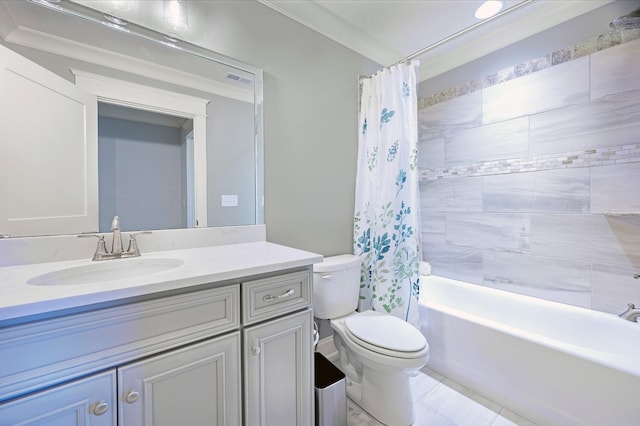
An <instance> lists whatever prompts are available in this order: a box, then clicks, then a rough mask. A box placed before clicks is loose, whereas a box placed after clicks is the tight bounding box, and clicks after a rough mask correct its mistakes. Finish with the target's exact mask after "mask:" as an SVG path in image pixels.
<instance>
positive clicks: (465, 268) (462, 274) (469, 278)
mask: <svg viewBox="0 0 640 426" xmlns="http://www.w3.org/2000/svg"><path fill="white" fill-rule="evenodd" d="M422 256H423V258H424V259H425V260H426V261H427V262H429V263H430V264H431V273H432V274H434V275H440V276H443V277H449V278H452V279H455V280H461V281H466V282H469V283H473V284H482V251H481V250H476V249H473V248H466V247H457V246H454V245H451V244H434V243H430V242H428V241H427V242H423V244H422Z"/></svg>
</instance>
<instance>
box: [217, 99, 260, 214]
mask: <svg viewBox="0 0 640 426" xmlns="http://www.w3.org/2000/svg"><path fill="white" fill-rule="evenodd" d="M253 116H254V111H253V104H250V103H247V102H241V101H237V100H234V99H229V98H223V97H220V96H216V97H215V98H213V99H212V100H211V102H210V103H209V104H208V105H207V172H208V174H209V176H208V179H207V180H208V185H207V203H208V206H207V213H208V219H207V224H208V225H209V226H231V225H248V224H255V223H256V210H255V208H254V206H255V204H254V201H255V199H256V173H255V167H254V165H255V156H256V152H255V138H254V136H253V126H252V125H251V124H252V123H253V121H254V119H253ZM222 195H237V196H238V206H236V207H223V206H222V204H221V196H222Z"/></svg>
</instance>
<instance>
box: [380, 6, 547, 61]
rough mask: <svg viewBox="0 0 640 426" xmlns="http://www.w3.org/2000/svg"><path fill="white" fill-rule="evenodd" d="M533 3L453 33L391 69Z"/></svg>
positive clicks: (515, 7)
mask: <svg viewBox="0 0 640 426" xmlns="http://www.w3.org/2000/svg"><path fill="white" fill-rule="evenodd" d="M533 1H534V0H524V1H523V2H521V3H518V4H516V5H515V6H511V7H510V8H508V9H505V10H503V11H502V12H500V13H497V14H495V15H493V16H492V17H490V18H487V19H484V20H482V21H480V22H476V23H475V24H473V25H471V26H469V27H466V28H464V29H462V30H460V31H458V32H456V33H453V34H451V35H450V36H447V37H445V38H443V39H442V40H439V41H436V42H435V43H433V44H430V45H429V46H427V47H425V48H423V49H420V50H418V51H417V52H415V53H413V54H411V55H409V56H407V57H406V58H404V59H401V60H399V61H398V62H395V63H393V64H392V65H389V67H392V66H394V65H398V64H401V63H403V62H406V61H410V60H412V59H415V58H417V57H418V56H421V55H422V54H424V53H427V52H428V51H430V50H433V49H435V48H436V47H439V46H441V45H443V44H445V43H447V42H449V41H451V40H453V39H456V38H458V37H460V36H461V35H464V34H466V33H468V32H469V31H472V30H475V29H476V28H478V27H479V26H481V25H484V24H486V23H489V22H492V21H494V20H495V19H498V18H500V17H502V16H504V15H506V14H508V13H511V12H515V11H516V10H518V9H520V8H522V7H524V6H526V5H528V4H529V3H532V2H533Z"/></svg>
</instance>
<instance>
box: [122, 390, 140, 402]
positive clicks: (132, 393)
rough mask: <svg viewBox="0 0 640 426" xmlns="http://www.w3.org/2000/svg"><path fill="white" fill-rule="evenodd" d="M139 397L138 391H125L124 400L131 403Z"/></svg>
mask: <svg viewBox="0 0 640 426" xmlns="http://www.w3.org/2000/svg"><path fill="white" fill-rule="evenodd" d="M138 398H140V393H139V392H136V391H134V390H132V391H129V392H127V395H126V396H125V397H124V400H125V401H126V402H128V403H129V404H133V403H134V402H136V401H137V400H138Z"/></svg>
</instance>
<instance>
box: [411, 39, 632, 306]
mask: <svg viewBox="0 0 640 426" xmlns="http://www.w3.org/2000/svg"><path fill="white" fill-rule="evenodd" d="M639 47H640V40H638V41H637V42H635V43H633V44H629V45H626V46H624V47H623V48H611V49H607V50H606V51H601V52H598V53H593V54H592V55H588V54H587V55H588V56H585V57H582V58H580V59H578V60H574V61H570V62H566V63H564V64H561V65H556V66H553V67H550V68H547V69H545V70H543V71H538V72H534V73H531V74H529V75H527V76H525V77H520V78H514V79H512V80H510V81H508V82H505V83H502V84H497V85H494V86H491V87H487V88H485V89H483V90H482V92H481V93H482V99H480V98H479V97H478V96H477V94H478V93H480V92H474V94H475V96H469V95H465V96H459V97H456V98H453V99H450V100H447V101H444V102H442V103H440V104H436V105H434V106H431V107H428V108H423V109H421V112H420V138H421V139H420V144H419V151H420V154H419V155H428V158H426V159H421V160H420V167H421V168H422V171H423V173H422V181H421V185H420V194H421V198H422V204H421V215H422V223H423V230H422V246H423V256H424V258H425V259H426V260H427V261H429V262H430V263H431V264H432V267H433V268H432V270H433V273H434V274H437V275H443V276H446V277H451V278H455V279H460V280H463V281H468V282H472V283H478V284H484V285H486V286H490V287H495V288H500V289H502V290H508V291H513V292H518V293H523V294H527V295H530V296H535V297H541V298H544V299H548V300H554V301H557V302H562V303H569V304H573V305H577V306H584V307H592V308H593V309H599V310H604V311H607V312H618V311H619V310H620V308H622V309H623V308H624V306H626V302H627V300H626V299H629V298H632V299H633V298H638V299H640V291H638V287H640V282H637V281H640V280H633V278H629V277H630V276H632V275H633V273H635V272H638V271H640V216H631V215H625V216H611V215H606V216H605V215H602V214H601V213H602V212H609V211H617V212H627V213H629V212H634V213H639V212H640V191H638V189H637V183H638V182H640V179H639V178H640V139H638V135H640V88H639V85H640V80H639V79H637V76H638V75H639V74H640V72H639V70H638V67H639V66H640V65H638V64H640V60H638V48H639ZM590 60H593V67H591V68H592V73H593V88H592V89H593V95H594V99H595V100H593V101H591V100H590V97H589V78H588V76H589V68H590V67H589V61H590ZM634 77H635V79H634ZM630 79H631V80H630ZM605 95H606V96H605ZM480 101H482V107H483V109H484V111H483V113H484V117H483V116H479V115H478V105H479V104H478V102H480ZM482 123H485V124H482ZM526 123H528V124H529V125H528V126H526V125H525V124H526ZM527 135H528V136H527ZM527 140H528V148H529V149H528V150H527V144H526V141H527ZM445 156H446V157H445ZM619 271H622V272H619ZM630 279H631V280H632V281H629V280H630ZM628 302H636V303H638V304H639V305H640V300H628Z"/></svg>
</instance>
